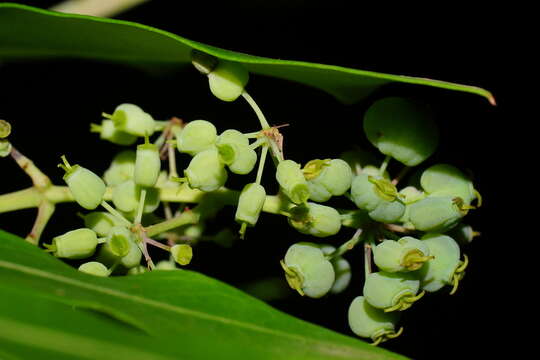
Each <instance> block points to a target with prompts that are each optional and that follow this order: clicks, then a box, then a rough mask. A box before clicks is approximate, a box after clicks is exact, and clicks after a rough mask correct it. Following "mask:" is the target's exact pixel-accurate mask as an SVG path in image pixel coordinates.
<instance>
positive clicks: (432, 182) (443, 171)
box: [420, 164, 476, 204]
mask: <svg viewBox="0 0 540 360" xmlns="http://www.w3.org/2000/svg"><path fill="white" fill-rule="evenodd" d="M420 183H421V185H422V188H423V189H424V191H425V192H426V193H428V194H429V195H433V196H453V197H460V198H461V199H463V201H464V202H465V203H466V204H470V203H471V201H472V200H473V199H474V198H475V197H476V195H475V191H474V187H473V183H472V181H471V180H470V179H469V178H468V177H467V176H465V174H463V173H462V172H461V171H460V170H458V169H457V168H456V167H454V166H452V165H448V164H437V165H433V166H431V167H429V168H428V169H426V170H425V171H424V172H423V173H422V176H421V177H420Z"/></svg>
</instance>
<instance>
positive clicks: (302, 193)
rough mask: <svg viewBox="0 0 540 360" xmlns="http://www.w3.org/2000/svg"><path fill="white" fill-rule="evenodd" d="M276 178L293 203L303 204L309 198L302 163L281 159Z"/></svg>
mask: <svg viewBox="0 0 540 360" xmlns="http://www.w3.org/2000/svg"><path fill="white" fill-rule="evenodd" d="M276 179H277V181H278V183H279V186H280V187H281V190H282V191H283V193H284V194H285V195H287V197H288V198H289V199H291V201H292V202H293V203H295V204H303V203H305V202H306V201H307V200H308V199H309V196H310V194H309V187H308V184H307V181H306V179H305V178H304V174H303V172H302V170H301V169H300V164H298V163H296V162H294V161H292V160H284V161H281V162H280V163H279V165H278V166H277V171H276Z"/></svg>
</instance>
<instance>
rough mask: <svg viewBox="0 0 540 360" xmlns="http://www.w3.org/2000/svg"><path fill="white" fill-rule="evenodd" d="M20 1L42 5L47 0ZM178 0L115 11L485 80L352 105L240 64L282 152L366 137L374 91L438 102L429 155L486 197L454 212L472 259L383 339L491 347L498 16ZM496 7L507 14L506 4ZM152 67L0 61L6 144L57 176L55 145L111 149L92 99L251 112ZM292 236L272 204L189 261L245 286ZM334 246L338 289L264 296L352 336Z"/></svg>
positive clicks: (244, 46) (8, 167) (500, 96)
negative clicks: (251, 223)
mask: <svg viewBox="0 0 540 360" xmlns="http://www.w3.org/2000/svg"><path fill="white" fill-rule="evenodd" d="M20 3H25V4H29V5H34V6H39V7H46V6H49V5H51V4H52V3H54V2H52V1H49V2H47V1H21V2H20ZM179 3H180V2H173V1H159V0H155V1H153V2H151V3H148V4H145V5H142V6H140V7H138V8H136V9H133V10H130V11H128V12H126V13H124V14H122V15H120V16H118V18H120V19H125V20H131V21H136V22H141V23H143V24H146V25H151V26H155V27H158V28H161V29H164V30H168V31H171V32H173V33H176V34H179V35H182V36H184V37H186V38H189V39H192V40H197V41H201V42H204V43H208V44H211V45H215V46H219V47H223V48H226V49H230V50H235V51H241V52H246V53H250V54H254V55H260V56H269V57H274V58H282V59H293V60H305V61H312V62H320V63H328V64H334V65H342V66H349V67H354V68H361V69H365V70H372V71H380V72H387V73H394V74H403V75H411V76H420V77H429V78H436V79H440V80H446V81H453V82H461V83H464V84H470V85H476V86H480V87H483V88H486V89H488V90H490V91H492V92H493V94H494V96H495V98H496V99H497V102H498V106H497V107H493V106H491V105H490V104H489V103H488V102H487V100H485V99H484V98H481V97H479V96H476V95H471V94H463V93H455V92H451V91H447V90H440V89H434V88H423V87H415V86H409V85H391V86H388V87H385V88H383V89H380V90H379V91H377V92H376V93H375V94H374V95H373V96H372V98H370V99H368V100H366V101H364V102H362V103H359V104H355V105H351V106H344V105H342V104H340V103H338V102H337V101H336V100H335V99H333V98H332V97H331V96H329V95H327V94H324V93H322V92H320V91H317V90H314V89H310V88H308V87H305V86H302V85H298V84H294V83H289V82H286V81H282V80H276V79H272V78H265V77H261V76H257V75H252V76H251V79H250V83H249V85H248V90H249V91H250V93H251V95H252V96H253V97H254V98H255V99H256V100H257V101H258V103H259V105H260V106H261V108H262V109H263V111H264V112H265V114H266V116H267V117H268V118H269V120H270V122H271V123H272V124H281V123H290V124H291V126H289V127H287V128H284V129H283V131H282V132H283V134H284V135H285V154H286V156H288V157H290V158H292V159H294V160H296V161H299V162H302V163H304V162H306V161H308V160H310V159H312V158H323V157H335V156H337V155H339V153H340V152H342V151H344V150H347V149H349V148H350V147H351V146H352V145H353V144H359V145H361V146H364V147H367V148H369V144H368V143H367V141H366V139H365V138H364V135H363V133H362V128H361V119H362V113H363V112H364V111H365V109H366V107H367V106H368V105H369V103H370V102H371V101H372V100H373V99H375V98H377V97H382V96H387V95H400V96H415V97H418V98H421V99H423V100H424V101H427V102H429V103H430V104H432V105H433V106H434V107H435V108H436V109H437V111H438V122H439V126H440V128H441V134H442V139H441V145H440V148H439V150H438V152H437V153H436V154H435V155H434V156H433V157H432V158H431V159H429V160H428V162H427V164H432V163H435V162H437V161H440V162H449V163H452V164H455V165H457V166H459V167H460V168H463V169H467V170H470V171H471V172H472V173H473V174H474V177H475V180H476V184H477V188H478V189H479V190H480V192H481V193H482V194H483V195H484V198H485V205H484V207H483V208H482V209H480V210H478V211H474V212H472V213H471V215H470V216H469V220H468V221H469V222H470V223H471V224H472V225H474V227H475V228H477V229H478V230H479V231H481V232H482V237H480V238H478V239H475V241H474V242H473V243H472V244H471V245H470V246H468V247H466V248H464V252H466V253H467V254H468V255H469V257H470V259H471V264H470V268H469V270H468V272H467V276H466V277H465V279H464V281H463V282H462V284H461V285H460V289H459V290H458V292H457V294H456V295H454V296H448V295H447V293H448V290H442V291H441V292H440V293H441V294H439V293H438V294H430V295H429V296H426V297H425V298H424V299H422V300H421V301H419V302H418V303H417V304H416V305H414V306H413V308H411V309H410V310H407V311H406V312H405V313H404V314H403V316H402V321H401V324H402V325H403V326H404V327H405V331H404V333H403V335H402V336H401V337H400V338H398V339H395V340H393V341H390V342H387V343H385V344H384V345H383V346H384V347H385V348H387V349H390V350H392V351H396V352H398V353H401V354H404V355H407V356H409V357H412V358H415V359H433V358H455V357H458V356H459V357H462V358H468V357H469V356H472V354H473V351H475V350H481V351H486V350H487V351H491V350H489V349H493V347H492V344H493V343H494V342H496V341H495V340H494V339H496V338H498V337H499V336H502V335H505V334H507V333H506V331H507V328H506V327H505V325H504V321H503V318H505V317H506V315H505V314H506V309H505V306H506V305H505V302H506V298H505V295H504V294H503V295H500V294H499V295H496V293H497V292H499V291H500V288H499V285H500V283H501V281H502V280H501V277H503V276H504V271H503V270H502V267H501V261H502V260H503V254H502V253H501V249H503V248H504V246H505V238H504V235H503V233H504V232H503V229H504V226H505V224H504V223H503V222H501V221H500V220H499V214H500V206H502V204H503V203H504V201H505V199H503V198H502V194H501V193H500V192H499V189H500V188H501V184H500V182H501V180H500V178H501V177H500V176H499V174H500V173H501V170H502V169H501V168H504V167H505V166H508V164H506V163H505V161H501V158H500V153H501V152H502V148H504V147H505V146H508V145H509V144H510V143H511V142H512V141H513V137H514V134H513V133H512V132H511V131H512V130H509V129H506V128H503V122H502V117H503V116H502V114H503V112H504V110H505V107H506V106H507V103H506V102H507V96H508V94H509V92H510V90H509V89H510V88H511V86H510V83H511V82H512V79H510V78H509V77H508V76H507V75H506V72H505V71H504V68H505V66H506V65H507V64H506V63H505V61H504V58H505V55H506V54H508V53H509V52H513V51H514V49H513V47H514V46H516V45H515V43H512V42H511V41H508V37H511V35H510V34H509V33H508V31H507V29H505V28H504V27H501V25H502V24H504V23H503V22H502V20H501V19H500V18H499V17H498V16H494V11H495V10H496V9H494V8H493V7H492V8H491V9H490V11H489V12H488V11H472V9H467V8H442V9H432V10H433V11H432V12H431V13H430V14H429V16H423V15H422V16H421V15H419V14H418V13H415V15H410V14H409V13H408V12H406V11H404V9H398V8H389V9H376V10H372V9H368V8H361V7H360V6H357V7H354V8H351V7H350V6H347V4H346V3H343V4H340V3H335V4H334V5H335V6H333V7H331V8H330V7H328V6H326V7H324V6H322V5H321V6H315V5H313V3H310V4H311V5H309V6H308V5H306V4H305V3H303V2H300V1H292V2H284V1H283V2H279V1H278V2H272V5H269V4H267V3H266V2H263V1H255V2H249V3H246V2H238V1H236V2H228V3H227V7H225V6H223V4H221V5H214V4H213V3H211V2H205V3H195V4H191V5H190V6H189V8H187V7H186V5H185V4H183V5H182V6H180V5H178V4H179ZM182 3H183V2H182ZM509 18H510V19H511V18H512V14H511V13H507V14H506V19H509ZM154 70H155V71H151V72H148V71H143V70H141V69H136V68H131V67H125V66H122V65H118V64H116V65H115V64H105V63H98V62H90V61H81V60H61V61H60V60H59V61H42V62H28V63H17V64H14V63H8V64H4V65H3V66H1V67H0V81H1V87H0V118H5V119H6V120H9V121H11V122H12V124H13V126H14V131H13V136H12V141H13V143H14V144H15V146H16V147H17V148H18V149H19V150H20V151H21V152H23V153H24V154H26V155H27V156H29V157H31V158H32V159H33V160H34V161H35V162H36V164H37V165H38V166H40V167H41V168H42V169H43V170H44V171H45V172H46V173H48V174H49V175H50V176H51V178H52V179H53V181H55V182H57V183H61V175H62V172H61V171H60V169H57V168H56V164H57V163H58V161H59V156H60V155H61V154H67V155H68V158H69V159H70V160H72V161H73V162H77V163H81V164H82V165H84V166H86V167H88V168H90V169H93V170H95V171H96V172H102V171H104V170H105V169H106V167H107V166H108V161H109V159H110V158H111V156H112V155H113V154H114V152H115V151H116V148H115V147H114V146H112V145H110V144H107V143H103V142H99V141H97V138H96V136H92V135H89V134H88V126H89V125H88V124H89V123H90V122H98V121H99V120H100V113H101V112H102V111H105V112H112V111H113V109H114V107H115V106H116V105H117V104H120V103H122V102H133V103H136V104H139V105H140V106H141V107H143V109H145V110H146V111H148V112H149V113H151V114H153V115H154V117H156V118H163V119H165V118H167V117H170V116H178V117H181V118H183V119H185V120H194V119H197V118H203V119H208V120H211V121H213V122H214V123H215V124H216V126H217V127H218V130H219V131H222V130H224V129H226V128H229V127H236V128H238V129H239V130H242V131H246V132H248V131H254V130H255V129H256V126H257V122H256V120H255V119H254V118H253V115H252V113H251V110H250V109H249V108H248V107H247V106H246V104H245V103H243V101H240V100H239V101H236V102H234V103H223V102H220V101H219V100H217V99H215V98H213V97H212V95H211V94H210V93H209V91H208V89H207V84H206V81H205V79H204V78H202V77H201V76H200V75H199V74H198V73H196V71H194V70H193V69H182V70H179V71H177V72H172V73H170V72H167V73H164V72H160V71H158V70H156V69H154ZM183 160H184V161H185V160H187V159H185V158H183ZM396 170H399V166H398V165H397V164H396V163H394V164H391V165H390V171H394V172H395V171H396ZM266 171H267V172H266V176H265V179H266V180H263V182H265V185H267V186H266V187H267V190H268V192H273V191H275V190H276V186H275V184H274V181H273V179H272V176H271V167H270V166H269V167H267V169H266ZM1 173H2V179H1V181H2V187H1V188H2V192H8V191H13V190H17V189H20V188H21V187H22V186H26V185H29V181H28V179H27V178H25V176H24V174H21V172H20V171H19V170H18V169H17V167H16V166H15V165H13V164H12V163H10V162H9V161H8V160H7V159H4V160H2V171H1ZM6 174H9V176H6ZM242 181H244V179H242V178H240V179H238V178H232V179H231V183H230V184H231V187H235V186H236V188H239V186H240V184H241V183H242ZM340 204H343V203H340ZM344 204H346V205H348V204H347V203H346V202H345V203H344ZM76 211H77V210H76V207H70V206H63V207H59V208H58V213H57V214H55V217H54V218H53V220H52V222H51V223H50V225H49V227H48V228H47V230H46V232H45V234H44V238H45V239H47V238H50V237H51V236H54V235H55V234H57V233H61V232H64V231H66V230H69V229H72V228H74V227H76V226H78V225H74V224H77V221H78V218H77V216H76V215H75V213H76ZM32 214H33V210H25V211H21V212H17V213H14V214H0V225H1V227H2V228H3V229H6V230H8V231H11V232H14V233H16V234H19V235H22V236H24V235H26V233H27V232H28V230H29V228H30V226H31V217H30V216H26V215H32ZM232 217H233V210H232V209H227V210H225V211H223V212H222V213H220V217H219V220H216V221H214V222H213V223H212V224H211V226H210V231H217V230H218V229H219V228H220V227H221V226H224V225H226V224H232V223H233V222H232ZM233 226H235V225H233ZM351 234H352V231H351V230H350V229H348V230H345V231H342V232H341V233H340V234H339V236H336V237H335V238H334V239H332V240H329V242H331V243H333V244H339V243H341V242H342V241H344V240H346V239H347V237H348V236H350V235H351ZM305 240H311V239H309V238H308V237H306V236H302V235H300V234H297V233H296V232H293V231H292V230H291V229H289V228H288V227H287V225H286V224H285V221H284V219H283V218H281V217H277V216H272V215H266V216H263V217H262V218H261V221H260V225H258V226H257V227H256V228H255V229H250V230H249V232H248V238H247V239H246V240H245V241H243V242H241V243H236V244H235V245H234V246H233V247H232V248H231V249H222V248H220V247H217V246H215V245H212V244H201V245H200V246H199V247H197V248H196V249H195V257H194V259H193V263H192V264H191V265H190V266H189V268H191V269H195V270H198V271H201V272H203V273H205V274H208V275H210V276H214V277H216V278H218V279H222V280H224V281H226V282H228V283H230V284H233V285H235V286H238V287H241V288H246V286H248V284H250V283H252V282H253V281H255V280H257V279H260V278H274V277H280V276H281V269H280V267H279V263H278V261H279V259H280V258H281V257H282V256H283V254H284V253H285V251H286V249H287V247H288V246H289V245H290V244H291V243H293V242H297V241H305ZM347 257H348V259H349V260H350V261H351V263H352V266H353V283H352V285H351V286H350V287H349V289H348V290H347V291H346V292H345V293H344V294H341V295H339V296H332V297H326V298H324V299H319V300H313V299H308V298H301V297H299V296H296V295H295V294H293V293H292V291H288V290H287V289H285V290H283V289H281V291H280V292H279V293H283V292H284V293H285V294H287V295H288V296H287V297H285V298H282V299H276V300H272V301H271V302H270V303H271V304H272V305H273V306H275V307H277V308H279V309H281V310H283V311H286V312H288V313H290V314H293V315H295V316H298V317H300V318H302V319H305V320H308V321H311V322H314V323H318V324H321V325H323V326H325V327H328V328H331V329H334V330H336V331H339V332H342V333H345V334H349V335H351V334H352V333H351V332H350V330H349V329H348V325H347V319H346V313H347V308H348V304H349V303H350V301H351V300H352V299H353V298H354V296H357V295H359V294H360V293H361V286H362V282H363V275H362V272H363V263H362V260H361V257H362V254H361V251H360V250H358V251H353V252H351V254H348V255H347ZM283 283H284V280H283ZM485 334H487V335H488V337H483V336H484V335H485Z"/></svg>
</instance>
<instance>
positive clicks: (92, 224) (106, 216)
mask: <svg viewBox="0 0 540 360" xmlns="http://www.w3.org/2000/svg"><path fill="white" fill-rule="evenodd" d="M83 220H84V226H85V227H86V228H88V229H90V230H93V231H94V232H95V233H96V234H97V235H98V236H107V234H108V233H109V231H110V230H111V228H112V227H113V226H120V225H123V223H122V222H120V221H119V220H118V219H117V218H116V217H115V216H112V215H111V214H110V213H108V212H104V211H93V212H91V213H88V214H86V215H84V217H83Z"/></svg>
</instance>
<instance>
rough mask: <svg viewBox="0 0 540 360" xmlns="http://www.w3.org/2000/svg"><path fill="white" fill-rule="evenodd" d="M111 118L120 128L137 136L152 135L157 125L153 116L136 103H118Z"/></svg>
mask: <svg viewBox="0 0 540 360" xmlns="http://www.w3.org/2000/svg"><path fill="white" fill-rule="evenodd" d="M110 119H111V120H112V121H113V122H114V125H115V127H116V128H117V129H118V130H120V131H123V132H126V133H128V134H131V135H135V136H141V137H142V136H151V135H152V134H153V133H154V130H155V127H156V122H155V121H154V119H153V118H152V116H150V114H148V113H145V112H144V111H143V110H142V109H141V108H140V107H138V106H137V105H134V104H121V105H118V106H117V107H116V109H115V110H114V113H113V114H112V115H111V116H110Z"/></svg>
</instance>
